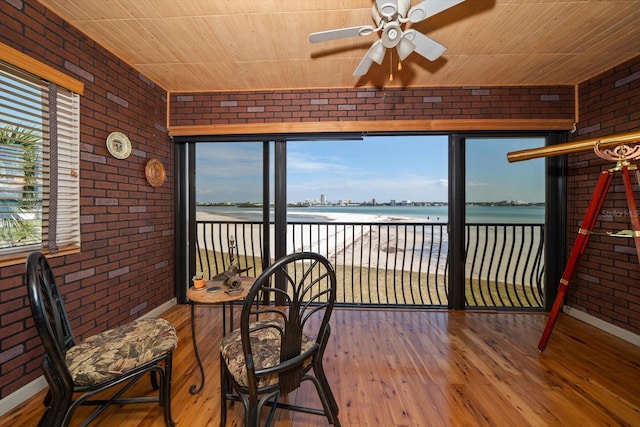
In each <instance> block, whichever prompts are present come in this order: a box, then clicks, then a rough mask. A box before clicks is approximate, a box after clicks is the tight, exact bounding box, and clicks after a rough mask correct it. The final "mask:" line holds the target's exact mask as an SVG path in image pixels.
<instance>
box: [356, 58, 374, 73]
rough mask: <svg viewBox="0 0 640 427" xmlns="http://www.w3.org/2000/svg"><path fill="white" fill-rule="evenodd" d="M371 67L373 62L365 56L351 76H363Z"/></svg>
mask: <svg viewBox="0 0 640 427" xmlns="http://www.w3.org/2000/svg"><path fill="white" fill-rule="evenodd" d="M371 65H373V61H372V60H371V59H370V58H369V57H368V56H365V57H364V58H362V61H360V64H358V68H356V69H355V71H354V72H353V75H354V76H355V77H359V76H364V75H365V74H367V72H368V71H369V68H371Z"/></svg>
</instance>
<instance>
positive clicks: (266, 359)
mask: <svg viewBox="0 0 640 427" xmlns="http://www.w3.org/2000/svg"><path fill="white" fill-rule="evenodd" d="M274 322H278V323H280V324H282V323H283V322H282V320H277V321H276V320H259V321H257V322H253V323H251V324H250V326H249V327H250V328H251V329H252V328H254V327H256V326H260V325H263V324H268V323H274ZM314 344H315V339H314V338H313V337H311V336H309V335H308V334H305V333H303V334H302V348H301V353H304V352H305V351H307V350H309V349H310V348H311V347H313V345H314ZM251 348H252V351H253V359H254V363H255V366H256V370H259V369H264V368H269V367H272V366H275V365H277V364H279V363H280V333H279V332H278V330H277V329H275V328H265V329H260V330H258V331H256V332H253V333H252V334H251ZM220 354H221V355H222V357H223V359H224V361H225V363H226V365H227V370H228V371H229V373H230V374H231V375H232V376H233V378H234V379H235V380H236V382H237V383H238V384H240V385H241V386H244V387H247V386H248V385H249V383H248V381H247V365H246V364H245V362H244V352H243V351H242V339H241V337H240V329H236V330H235V331H233V332H231V333H229V334H228V335H227V336H225V337H224V338H223V340H222V343H221V344H220ZM309 364H311V357H310V358H309V359H307V360H306V361H305V367H306V366H308V365H309ZM277 383H278V375H277V374H272V375H266V376H263V377H259V378H258V388H262V387H267V386H271V385H274V384H277Z"/></svg>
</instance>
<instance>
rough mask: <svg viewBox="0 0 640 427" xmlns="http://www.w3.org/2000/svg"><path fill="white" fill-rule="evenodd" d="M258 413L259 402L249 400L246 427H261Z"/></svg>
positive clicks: (246, 407)
mask: <svg viewBox="0 0 640 427" xmlns="http://www.w3.org/2000/svg"><path fill="white" fill-rule="evenodd" d="M259 415H260V414H259V413H258V401H257V400H255V399H251V398H249V402H248V405H246V406H245V408H244V418H245V420H244V425H245V427H260V417H259Z"/></svg>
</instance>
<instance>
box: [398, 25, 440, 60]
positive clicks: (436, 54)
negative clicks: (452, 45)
mask: <svg viewBox="0 0 640 427" xmlns="http://www.w3.org/2000/svg"><path fill="white" fill-rule="evenodd" d="M404 37H406V38H408V39H409V41H411V42H412V43H413V44H414V45H415V46H416V49H415V52H416V53H418V54H419V55H421V56H424V57H425V58H427V59H428V60H429V61H435V60H436V59H438V58H440V57H441V56H442V54H443V53H445V52H446V51H447V48H446V47H445V46H443V45H441V44H440V43H438V42H437V41H435V40H433V39H431V38H429V37H427V36H425V35H424V34H422V33H420V32H418V31H416V30H414V29H411V28H410V29H408V30H407V31H405V32H404Z"/></svg>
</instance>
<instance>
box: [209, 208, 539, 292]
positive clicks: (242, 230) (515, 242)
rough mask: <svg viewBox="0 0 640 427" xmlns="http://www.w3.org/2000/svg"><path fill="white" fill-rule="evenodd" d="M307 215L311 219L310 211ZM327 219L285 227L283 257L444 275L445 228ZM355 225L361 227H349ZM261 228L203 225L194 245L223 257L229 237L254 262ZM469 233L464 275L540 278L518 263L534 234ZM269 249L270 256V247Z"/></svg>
mask: <svg viewBox="0 0 640 427" xmlns="http://www.w3.org/2000/svg"><path fill="white" fill-rule="evenodd" d="M309 215H316V214H314V213H313V212H310V213H309ZM197 220H198V221H221V222H226V221H237V220H238V219H237V218H234V217H232V216H226V215H221V214H214V213H209V212H200V211H198V212H197ZM328 220H329V221H328V222H324V223H304V224H301V223H297V224H290V225H289V226H288V228H287V253H292V252H298V251H313V252H318V253H321V254H323V255H325V256H326V257H327V258H328V259H329V260H330V261H331V262H332V263H334V264H335V265H342V266H362V267H369V268H377V269H380V268H382V269H388V270H403V271H412V272H420V273H421V274H422V273H425V274H435V275H444V274H445V271H446V268H447V264H446V260H447V251H448V234H447V231H446V226H442V225H437V224H415V225H412V224H407V223H405V222H403V223H401V224H397V223H394V222H393V221H384V219H383V221H382V222H378V223H375V224H372V223H373V222H374V221H372V220H371V218H370V216H369V215H353V214H339V215H333V216H332V218H328ZM358 221H360V222H362V224H361V225H359V224H353V223H354V222H358ZM341 223H342V224H341ZM343 223H349V224H346V225H345V224H343ZM202 225H203V224H201V226H202ZM214 228H215V230H214ZM260 228H261V227H260V226H259V225H257V224H249V223H243V224H225V225H223V226H222V227H221V228H218V226H217V225H216V227H213V226H211V224H206V225H205V228H202V227H201V228H199V229H198V245H199V246H200V247H201V248H207V249H208V250H215V251H220V252H224V253H227V252H228V243H227V242H228V239H229V238H230V237H231V236H233V238H234V239H235V241H236V245H237V251H238V253H239V254H240V255H245V256H258V257H259V254H260V252H261V248H260V247H259V246H256V245H257V242H261V233H260ZM469 230H471V231H469V236H468V250H467V251H468V254H467V268H466V276H468V277H478V278H483V277H486V278H490V279H491V280H499V281H503V282H508V283H513V284H522V283H528V282H529V281H530V280H531V277H532V276H535V275H536V274H541V273H540V271H541V268H542V267H541V266H540V265H539V263H538V264H537V265H536V264H533V265H532V264H531V263H529V264H525V263H524V262H523V261H522V259H523V258H530V259H534V258H535V257H536V255H537V253H536V251H537V250H538V247H539V244H540V238H539V236H538V235H530V234H529V232H528V229H520V228H518V227H513V228H510V227H509V228H507V234H508V236H505V229H504V228H502V227H501V226H486V227H483V228H478V229H476V228H470V229H469ZM272 236H273V231H272ZM272 240H273V239H272ZM251 242H253V246H252V245H251ZM271 244H272V247H271V253H273V242H272V243H271Z"/></svg>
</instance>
